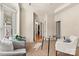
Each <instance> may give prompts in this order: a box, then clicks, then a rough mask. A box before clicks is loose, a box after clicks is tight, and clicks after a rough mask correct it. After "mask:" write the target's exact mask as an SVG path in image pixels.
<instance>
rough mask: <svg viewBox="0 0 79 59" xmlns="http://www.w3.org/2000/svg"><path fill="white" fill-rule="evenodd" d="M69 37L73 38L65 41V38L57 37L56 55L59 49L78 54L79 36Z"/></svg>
mask: <svg viewBox="0 0 79 59" xmlns="http://www.w3.org/2000/svg"><path fill="white" fill-rule="evenodd" d="M69 39H70V40H71V42H70V43H67V42H64V39H57V41H56V44H55V49H56V55H57V51H59V52H63V53H66V54H70V55H75V54H76V48H77V42H78V38H77V37H76V36H73V35H72V36H70V37H69Z"/></svg>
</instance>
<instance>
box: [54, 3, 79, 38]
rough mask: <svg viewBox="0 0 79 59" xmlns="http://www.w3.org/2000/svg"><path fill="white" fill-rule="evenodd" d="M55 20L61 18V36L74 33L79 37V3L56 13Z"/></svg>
mask: <svg viewBox="0 0 79 59" xmlns="http://www.w3.org/2000/svg"><path fill="white" fill-rule="evenodd" d="M55 20H56V21H57V20H61V35H62V36H70V35H76V36H78V37H79V4H77V5H75V6H73V7H70V8H68V9H65V10H64V11H62V12H60V13H58V14H56V15H55Z"/></svg>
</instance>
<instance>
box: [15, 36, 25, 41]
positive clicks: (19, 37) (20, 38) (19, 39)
mask: <svg viewBox="0 0 79 59" xmlns="http://www.w3.org/2000/svg"><path fill="white" fill-rule="evenodd" d="M15 39H17V40H18V41H22V40H23V39H24V37H23V36H21V35H16V36H15Z"/></svg>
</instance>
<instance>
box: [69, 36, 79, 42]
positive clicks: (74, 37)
mask: <svg viewBox="0 0 79 59" xmlns="http://www.w3.org/2000/svg"><path fill="white" fill-rule="evenodd" d="M69 38H70V40H71V41H72V42H74V40H75V39H77V37H76V36H74V35H71V36H70V37H69Z"/></svg>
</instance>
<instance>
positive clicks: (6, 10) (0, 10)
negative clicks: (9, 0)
mask: <svg viewBox="0 0 79 59" xmlns="http://www.w3.org/2000/svg"><path fill="white" fill-rule="evenodd" d="M6 16H8V17H9V18H7V17H6ZM5 17H6V18H7V19H8V20H10V22H11V24H10V22H9V24H8V25H6V24H7V23H6V19H5ZM6 30H8V34H9V37H13V36H15V34H16V13H15V12H14V11H13V10H12V9H11V8H10V7H7V6H6V5H2V4H0V40H1V39H3V38H4V37H5V36H6V35H7V32H6Z"/></svg>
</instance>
